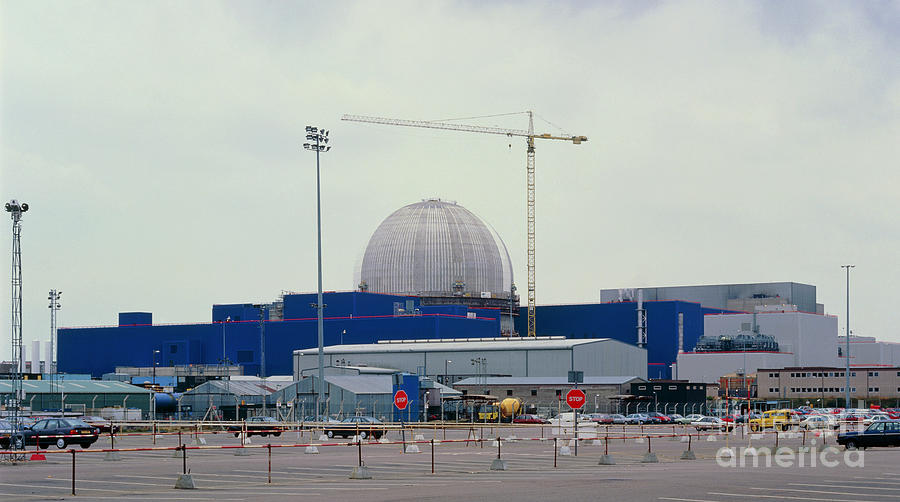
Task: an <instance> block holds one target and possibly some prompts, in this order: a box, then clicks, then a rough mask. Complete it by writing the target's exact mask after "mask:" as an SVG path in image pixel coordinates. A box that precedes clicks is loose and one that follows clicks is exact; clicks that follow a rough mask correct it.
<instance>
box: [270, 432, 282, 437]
mask: <svg viewBox="0 0 900 502" xmlns="http://www.w3.org/2000/svg"><path fill="white" fill-rule="evenodd" d="M272 435H273V436H275V437H278V436H280V435H281V433H280V432H274V433H272Z"/></svg>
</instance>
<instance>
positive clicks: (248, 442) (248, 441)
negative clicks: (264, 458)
mask: <svg viewBox="0 0 900 502" xmlns="http://www.w3.org/2000/svg"><path fill="white" fill-rule="evenodd" d="M241 442H242V443H243V444H253V441H250V437H249V436H247V437H245V438H243V439H242V440H241Z"/></svg>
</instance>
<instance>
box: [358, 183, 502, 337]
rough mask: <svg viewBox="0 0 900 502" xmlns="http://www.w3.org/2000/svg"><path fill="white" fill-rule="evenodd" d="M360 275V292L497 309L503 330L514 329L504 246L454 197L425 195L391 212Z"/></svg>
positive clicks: (425, 302)
mask: <svg viewBox="0 0 900 502" xmlns="http://www.w3.org/2000/svg"><path fill="white" fill-rule="evenodd" d="M358 277H359V290H360V291H368V292H373V293H390V294H397V295H411V296H417V297H419V298H420V299H421V300H420V301H421V303H422V304H423V305H448V304H456V305H466V306H468V307H474V308H496V309H500V310H501V312H502V315H501V320H502V322H501V325H502V327H501V331H502V332H503V334H504V335H507V336H511V335H514V334H515V329H514V326H515V322H514V319H513V318H514V317H518V310H519V309H518V307H519V298H518V296H517V295H516V294H515V293H516V289H515V285H514V283H513V272H512V264H511V262H510V259H509V252H508V251H507V249H506V245H505V244H504V243H503V240H502V239H500V236H499V235H497V233H496V232H495V231H493V229H492V228H491V227H489V226H488V225H487V224H485V223H484V222H483V221H482V220H481V219H480V218H478V216H475V214H473V213H472V212H471V211H469V210H468V209H466V208H464V207H462V206H460V205H459V204H457V203H455V202H451V201H445V200H441V199H425V200H423V201H422V202H416V203H414V204H410V205H408V206H404V207H401V208H400V209H398V210H396V211H394V212H393V213H392V214H391V215H390V216H388V217H387V218H385V220H384V221H383V222H381V225H379V226H378V228H377V229H375V233H374V234H372V238H371V239H369V244H368V246H366V252H365V254H364V255H363V260H362V264H361V266H360V268H359V273H358Z"/></svg>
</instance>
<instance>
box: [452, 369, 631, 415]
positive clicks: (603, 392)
mask: <svg viewBox="0 0 900 502" xmlns="http://www.w3.org/2000/svg"><path fill="white" fill-rule="evenodd" d="M632 383H646V380H644V379H643V378H638V377H633V376H601V377H587V376H586V377H584V382H582V383H580V384H578V388H579V389H581V390H583V391H584V393H585V396H586V397H587V402H586V403H585V407H584V408H583V409H582V410H581V411H583V412H585V413H591V412H607V413H608V412H618V411H619V407H618V404H619V401H617V400H614V399H613V398H615V397H617V396H622V395H625V394H630V393H631V384H632ZM453 386H454V387H455V388H456V389H457V390H460V391H462V392H463V393H464V394H488V395H492V396H496V397H497V398H498V399H504V398H507V397H513V398H519V399H521V400H522V402H523V403H525V405H526V406H527V405H531V406H534V407H535V408H536V409H537V410H538V412H539V413H545V414H547V415H555V414H556V413H557V412H558V411H560V410H562V411H569V408H568V406H566V404H565V402H563V401H564V400H565V396H566V392H568V391H569V390H571V389H572V384H571V383H569V380H568V378H567V377H566V376H563V377H487V378H466V379H465V380H460V381H458V382H456V383H455V384H453Z"/></svg>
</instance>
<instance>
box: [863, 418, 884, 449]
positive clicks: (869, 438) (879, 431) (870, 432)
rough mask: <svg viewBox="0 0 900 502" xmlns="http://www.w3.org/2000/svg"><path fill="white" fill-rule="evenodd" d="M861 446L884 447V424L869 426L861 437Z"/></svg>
mask: <svg viewBox="0 0 900 502" xmlns="http://www.w3.org/2000/svg"><path fill="white" fill-rule="evenodd" d="M860 446H884V423H883V422H877V423H874V424H872V425H871V426H869V428H868V429H866V430H865V431H864V432H863V433H862V434H861V435H860Z"/></svg>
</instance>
